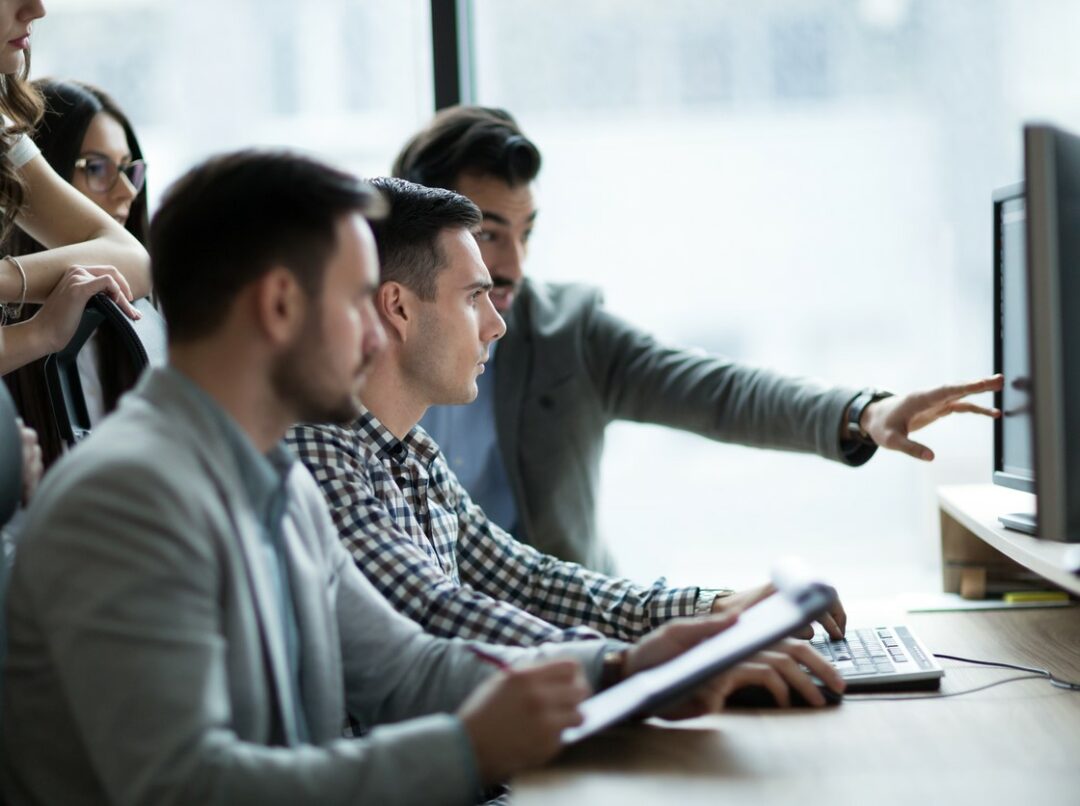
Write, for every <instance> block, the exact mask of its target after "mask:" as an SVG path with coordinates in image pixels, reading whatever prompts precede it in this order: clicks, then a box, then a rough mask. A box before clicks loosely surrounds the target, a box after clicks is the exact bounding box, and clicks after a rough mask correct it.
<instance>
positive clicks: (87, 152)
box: [8, 79, 149, 467]
mask: <svg viewBox="0 0 1080 806" xmlns="http://www.w3.org/2000/svg"><path fill="white" fill-rule="evenodd" d="M33 87H34V89H36V90H37V92H38V93H39V95H40V97H41V98H42V100H43V101H44V104H45V114H44V117H42V119H41V122H40V123H39V124H38V127H37V129H36V130H35V131H34V132H33V135H32V137H33V141H34V143H35V144H36V145H37V147H38V148H39V149H40V150H41V154H42V156H43V157H44V158H45V159H46V161H47V162H48V163H49V164H50V165H51V166H52V168H53V170H55V171H56V173H57V174H58V175H59V176H60V177H61V178H62V179H64V180H66V181H67V182H70V183H71V184H72V185H73V186H74V187H75V189H76V190H78V191H79V192H80V193H82V194H83V195H84V196H86V198H88V199H90V201H92V202H94V204H96V205H97V206H98V207H99V208H101V209H102V210H104V211H105V212H106V213H107V214H108V215H109V216H110V217H111V218H112V219H114V220H115V221H116V222H117V223H118V224H120V225H121V226H123V227H124V228H125V229H126V230H127V231H128V232H129V233H131V234H132V235H133V236H134V237H135V238H136V239H137V240H138V241H139V242H140V243H141V244H143V246H146V238H147V234H148V232H149V215H148V212H147V202H146V162H145V161H144V160H143V155H142V149H141V148H140V147H139V141H138V138H137V137H136V136H135V130H134V129H133V128H132V126H131V122H130V121H129V120H128V118H127V115H125V114H124V112H123V111H122V110H121V108H120V107H119V105H118V104H117V103H116V102H115V101H114V100H113V99H112V98H111V97H110V96H109V95H108V94H107V93H105V92H104V91H102V90H100V89H98V88H96V87H92V86H90V85H88V84H84V83H81V82H77V81H57V80H52V79H41V80H38V81H35V82H33ZM41 249H42V246H41V245H40V244H39V243H37V242H36V241H35V240H33V239H32V238H31V237H30V236H29V235H27V234H25V233H22V232H15V233H14V235H13V237H12V240H11V252H12V254H15V255H27V254H33V253H36V252H39V251H40V250H41ZM38 364H39V362H34V363H33V364H30V365H28V366H26V367H23V368H22V369H21V370H19V371H18V372H15V373H12V375H11V376H9V378H8V385H9V386H10V388H11V391H12V394H13V396H14V398H15V400H16V405H17V406H18V407H19V410H20V411H21V412H23V415H24V418H25V419H26V420H27V422H28V423H29V424H30V425H31V426H32V427H33V428H34V429H35V430H36V431H37V432H38V433H39V435H40V440H41V447H42V452H43V455H44V464H45V466H46V467H48V466H49V465H50V464H52V462H53V461H55V460H56V459H57V458H58V457H59V455H60V454H61V452H62V451H63V444H62V441H61V439H60V435H59V433H58V431H57V429H56V425H55V423H54V422H53V420H52V415H51V407H50V404H49V401H48V399H47V392H46V389H45V386H44V382H43V380H42V369H41V367H40V366H38ZM78 366H79V378H80V381H81V385H82V391H83V396H84V398H85V400H86V404H87V412H88V415H89V417H90V422H91V424H93V423H96V422H98V421H99V420H100V419H101V418H102V417H103V416H105V414H107V413H108V412H110V411H112V410H113V409H114V408H115V407H116V403H117V401H118V400H119V398H120V396H121V395H122V394H123V393H124V392H126V391H127V390H128V389H130V388H131V386H133V385H134V383H135V380H136V376H135V372H134V370H133V368H132V367H131V366H130V364H129V362H127V361H126V360H125V359H124V351H123V350H122V348H121V346H120V344H119V343H118V337H117V335H116V334H115V332H113V331H111V330H108V329H99V331H97V332H96V333H95V334H94V336H93V337H92V338H91V340H90V341H89V342H88V343H87V344H86V345H85V346H84V347H83V349H82V350H81V351H80V352H79V356H78Z"/></svg>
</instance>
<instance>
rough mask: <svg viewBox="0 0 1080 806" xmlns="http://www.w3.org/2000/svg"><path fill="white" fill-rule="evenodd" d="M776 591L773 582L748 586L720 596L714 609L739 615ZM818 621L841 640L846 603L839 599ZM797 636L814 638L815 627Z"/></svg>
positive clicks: (804, 629) (833, 636) (808, 628)
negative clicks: (754, 586) (753, 586)
mask: <svg viewBox="0 0 1080 806" xmlns="http://www.w3.org/2000/svg"><path fill="white" fill-rule="evenodd" d="M774 593H776V588H774V587H773V586H772V584H771V583H768V582H767V583H765V584H764V585H759V586H758V587H756V588H747V589H746V590H744V591H737V592H735V593H733V594H731V595H730V596H719V597H717V598H716V600H715V601H714V602H713V606H712V611H713V612H714V613H723V614H729V615H738V614H739V613H741V612H743V611H744V610H746V608H748V607H753V606H754V605H756V604H757V603H758V602H760V601H761V600H762V599H766V598H768V597H769V596H772V595H773V594H774ZM818 623H819V624H820V625H821V626H822V627H824V628H825V632H827V633H828V634H829V637H830V638H832V639H833V640H839V639H841V638H843V637H844V630H845V629H846V628H847V613H846V612H844V605H843V604H841V602H840V600H839V599H837V600H836V603H835V604H833V606H832V607H830V608H829V610H828V612H826V613H825V614H824V615H823V616H822V617H821V618H819V619H818ZM795 637H796V638H813V637H814V628H813V627H804V628H803V629H801V630H799V631H798V632H797V633H795Z"/></svg>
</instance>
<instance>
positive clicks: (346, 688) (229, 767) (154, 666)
mask: <svg viewBox="0 0 1080 806" xmlns="http://www.w3.org/2000/svg"><path fill="white" fill-rule="evenodd" d="M371 200H372V193H371V191H370V188H369V187H368V186H367V185H364V184H363V183H360V182H358V181H357V180H355V179H354V178H352V177H349V176H347V175H345V174H342V173H339V172H337V171H335V170H333V169H330V168H327V167H325V166H323V165H320V164H319V163H316V162H313V161H310V160H307V159H303V158H300V157H296V156H291V155H287V154H280V153H258V152H242V153H239V154H233V155H227V156H224V157H220V158H217V159H214V160H211V161H209V162H208V163H205V164H204V165H202V166H199V167H197V168H195V169H194V170H192V171H191V172H189V173H188V174H187V175H186V176H185V177H184V178H182V179H181V180H180V181H179V182H178V183H177V184H176V185H175V186H174V187H173V188H172V189H171V190H170V191H169V192H168V194H167V196H166V199H165V201H164V202H163V204H162V206H161V208H160V210H159V212H158V214H157V215H156V216H155V219H154V224H153V227H152V230H151V242H152V244H153V247H152V262H153V267H154V277H155V284H156V288H157V292H158V294H159V296H160V299H161V301H162V305H163V307H164V312H165V315H166V319H167V320H168V322H169V328H170V331H169V366H168V367H166V368H164V369H160V370H154V371H152V372H151V373H150V374H149V375H148V376H147V377H146V378H144V379H143V381H142V382H141V383H140V385H139V386H138V388H137V389H136V390H134V391H133V392H132V393H131V394H130V395H128V396H127V397H126V398H125V399H124V401H123V403H122V405H121V407H120V410H119V411H118V412H117V413H116V414H115V415H114V416H113V417H111V418H110V419H108V420H107V421H106V422H104V423H103V424H102V426H101V427H100V428H96V429H95V430H94V434H93V435H92V436H91V437H90V438H89V439H88V440H87V441H86V442H85V443H84V444H83V445H80V446H79V448H78V449H77V450H75V451H73V452H72V453H71V454H69V455H68V456H67V457H65V458H64V459H63V460H62V461H61V462H60V463H59V464H58V465H57V466H56V467H55V468H54V469H53V470H52V471H51V472H50V474H49V476H48V477H47V478H46V481H45V483H44V485H43V487H42V488H41V490H40V491H39V493H38V495H37V497H36V499H35V501H34V503H33V504H32V506H31V507H30V510H29V512H28V517H27V522H26V526H25V530H24V532H23V533H22V535H21V537H20V542H19V547H18V553H17V557H16V562H15V568H14V571H13V576H12V579H11V587H10V590H9V604H8V610H7V614H6V615H7V625H8V635H9V656H8V663H7V666H6V668H5V670H4V671H5V681H4V682H5V685H4V691H3V696H4V708H3V727H4V734H3V748H2V760H0V768H2V775H3V787H4V795H5V797H6V799H7V802H8V803H10V804H46V803H47V804H53V803H63V804H66V805H69V806H70V804H91V803H93V804H99V803H123V804H191V803H199V804H231V803H236V804H247V803H258V804H283V805H284V804H290V805H291V804H298V803H319V804H339V803H340V804H346V803H373V804H374V803H377V804H391V803H424V804H432V803H468V802H471V801H473V800H474V799H475V798H476V797H477V796H478V795H479V793H480V791H481V789H482V787H484V786H487V785H491V784H493V783H495V782H497V781H500V780H503V779H504V778H506V777H507V776H509V775H510V774H512V773H514V772H515V771H517V770H519V769H522V768H523V767H526V766H530V765H533V764H537V763H540V762H541V761H544V760H546V759H547V758H550V757H551V756H552V755H553V754H554V753H555V752H556V750H557V748H558V745H559V735H560V732H561V730H562V729H563V728H564V727H566V726H568V725H572V724H576V723H578V722H579V720H580V714H579V711H578V709H577V705H578V703H579V702H580V701H581V700H582V699H583V698H584V697H585V696H586V694H587V692H588V690H589V688H590V686H592V687H596V686H598V685H600V684H601V682H602V681H603V680H605V679H606V680H607V681H609V682H613V681H614V680H617V679H619V678H620V677H621V676H624V675H627V674H633V673H635V672H636V671H639V670H641V669H644V668H648V667H649V666H651V665H655V664H656V663H658V662H661V661H663V660H665V659H667V658H670V657H673V656H674V655H677V654H678V653H680V652H682V651H684V650H685V649H686V648H688V647H689V646H691V645H693V644H695V643H697V642H699V641H700V640H702V639H703V638H705V637H706V636H708V635H711V634H715V633H716V632H718V631H719V630H721V629H723V628H724V627H725V626H726V625H727V624H728V623H730V620H725V619H723V618H712V619H703V620H698V621H690V622H682V623H673V624H671V625H667V626H666V627H664V628H661V630H659V631H657V632H656V633H653V634H652V635H651V636H650V637H649V638H647V639H645V640H644V641H642V642H641V643H640V644H638V645H636V646H634V647H631V648H629V649H626V650H621V651H618V652H610V651H609V652H607V653H606V654H605V647H604V645H603V644H601V643H600V642H583V643H577V644H567V645H562V646H560V647H558V648H547V649H545V648H538V649H533V650H513V649H509V648H505V647H487V646H486V645H483V646H484V649H483V650H479V648H478V647H477V646H476V645H469V644H466V643H464V642H462V641H458V640H447V639H438V638H433V637H431V636H428V635H425V634H424V633H423V632H422V631H421V630H420V628H419V627H418V626H417V625H415V624H414V623H412V622H410V621H408V620H407V619H405V618H404V617H403V616H401V615H399V614H397V613H396V612H395V611H393V610H392V609H391V608H390V607H389V606H388V605H387V603H386V602H385V600H384V599H382V597H380V596H379V595H378V594H377V593H376V592H375V591H374V590H373V588H372V587H371V586H370V585H369V584H368V583H367V582H366V580H365V579H364V577H363V576H362V575H361V574H360V573H359V572H358V571H357V569H356V567H355V565H354V563H353V561H352V559H351V558H350V557H349V556H348V555H347V554H346V553H345V552H344V551H343V549H342V548H341V545H340V543H339V541H338V538H337V534H336V532H335V530H334V529H333V526H332V524H331V522H330V519H329V515H328V513H327V510H326V505H325V503H324V501H323V499H322V497H321V495H320V494H319V491H318V488H317V487H316V485H315V483H314V481H313V480H312V479H311V477H310V475H309V474H308V473H307V472H306V471H305V470H304V469H303V467H302V466H301V465H300V464H299V463H297V462H296V461H295V460H294V458H293V457H292V456H291V454H289V452H288V451H287V450H286V449H284V448H283V447H282V446H280V444H279V443H280V441H281V438H282V436H283V435H284V433H285V431H286V429H287V428H288V427H289V426H290V425H292V424H293V423H294V422H296V421H297V420H301V419H314V420H328V421H343V420H348V419H350V418H352V417H354V416H355V415H356V412H357V410H358V409H357V406H358V394H359V390H360V388H361V385H362V383H363V380H364V375H365V372H366V370H367V368H368V366H369V362H370V359H371V357H372V356H373V355H374V354H375V353H376V352H377V351H378V350H379V349H380V347H381V345H382V344H383V343H384V335H383V333H382V330H381V328H380V326H379V323H378V320H377V318H376V316H375V314H374V310H373V308H372V294H373V292H374V289H375V286H376V283H377V258H376V257H375V253H374V244H373V241H372V236H371V232H370V229H369V228H368V225H367V223H366V221H365V219H364V217H363V213H364V211H365V210H366V209H367V208H368V205H369V204H370V202H371ZM478 651H480V652H486V653H487V654H488V655H494V656H496V659H497V660H498V659H500V658H501V660H499V664H500V665H501V664H512V665H513V668H510V669H508V670H506V671H502V672H498V671H496V669H495V666H494V665H493V664H492V663H491V662H490V659H487V660H485V659H484V658H482V657H480V656H479V655H478V654H477V652H478ZM785 658H786V661H785V662H786V663H788V664H792V663H793V661H792V658H795V659H798V660H801V661H802V662H803V663H807V664H809V665H810V666H811V668H814V669H815V672H816V673H817V674H818V675H819V676H824V677H825V679H831V678H828V673H829V672H830V671H831V670H830V669H829V667H828V666H827V665H826V666H825V667H824V668H815V665H819V664H821V663H823V662H822V661H820V659H819V658H817V657H816V656H814V655H813V654H812V653H804V654H803V655H801V656H800V655H796V654H794V653H792V654H790V655H785ZM521 664H525V666H522V665H521ZM780 674H783V672H781V673H780ZM799 674H801V673H799ZM776 675H777V673H776V672H775V671H772V673H771V674H770V673H759V672H755V671H754V670H753V668H752V667H744V668H743V669H741V670H739V671H735V672H731V673H729V674H728V675H725V676H722V677H720V678H718V679H716V680H713V681H711V682H710V683H709V684H707V685H706V686H705V687H703V688H702V689H701V690H700V691H699V692H698V696H697V698H696V700H695V702H694V703H693V705H692V706H691V707H690V709H689V710H685V711H682V712H679V713H677V714H676V715H684V714H685V715H689V714H692V713H695V712H696V713H701V712H703V711H705V710H712V709H715V708H716V707H718V705H719V704H720V703H721V702H722V699H723V697H724V696H725V695H726V693H727V691H728V690H730V689H731V688H732V687H734V686H737V685H741V684H744V683H745V682H747V681H751V680H754V679H758V680H762V681H764V682H766V684H770V683H771V684H773V685H775V684H776V682H777V680H776ZM802 677H805V675H802ZM346 717H349V718H350V719H351V720H352V723H353V725H354V726H356V727H357V728H358V729H359V730H360V731H361V732H362V734H363V735H362V737H361V738H358V739H344V738H342V735H343V727H344V723H345V719H346Z"/></svg>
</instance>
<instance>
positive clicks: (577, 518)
mask: <svg viewBox="0 0 1080 806" xmlns="http://www.w3.org/2000/svg"><path fill="white" fill-rule="evenodd" d="M539 171H540V151H539V149H538V148H537V147H536V145H535V144H534V143H532V142H531V141H530V140H529V139H528V138H527V137H526V136H525V135H524V133H523V132H522V131H521V129H520V128H519V127H518V125H517V122H516V121H515V120H514V119H513V117H511V115H510V114H509V113H507V112H506V111H504V110H501V109H491V108H486V107H478V106H457V107H451V108H449V109H444V110H443V111H441V112H440V113H439V114H437V115H436V116H435V118H434V119H433V120H432V121H431V122H430V123H429V124H428V125H427V126H425V127H424V128H423V129H422V130H421V131H420V132H418V133H417V134H416V135H414V136H413V138H412V139H411V140H410V141H409V142H408V143H407V144H406V145H405V147H404V148H403V149H402V151H401V153H400V154H399V155H398V157H397V159H396V161H395V163H394V168H393V173H394V176H397V177H401V178H403V179H408V180H410V181H412V182H417V183H419V184H422V185H428V186H430V187H441V188H447V189H450V190H456V191H457V192H458V193H461V194H462V195H464V196H466V197H468V198H469V199H471V200H472V201H473V202H474V203H476V205H477V206H478V207H479V208H480V209H481V211H482V212H483V215H484V223H483V226H482V228H481V231H480V233H479V235H478V241H479V244H480V252H481V255H482V256H483V259H484V263H485V264H486V265H487V268H488V271H490V272H491V277H492V280H493V281H494V283H495V290H494V291H493V292H492V300H493V302H494V303H495V307H496V308H497V309H498V310H499V312H500V313H501V314H502V315H503V316H504V317H505V319H506V324H507V332H506V336H505V337H504V338H503V339H502V341H501V342H500V343H499V346H498V349H497V350H496V351H495V353H494V355H493V357H492V360H491V362H490V363H489V364H488V372H487V375H486V377H484V378H482V379H481V383H480V389H479V396H478V398H477V402H476V403H473V404H471V405H469V406H463V407H435V408H433V409H432V410H431V411H429V412H428V414H427V416H426V417H425V418H424V419H423V421H422V422H421V425H422V426H423V427H424V429H425V430H426V431H427V432H428V433H430V434H431V436H432V437H433V438H434V440H435V441H436V442H437V443H438V444H439V445H440V446H441V447H442V449H443V451H444V452H445V453H446V454H447V456H448V458H449V460H450V463H451V466H452V468H453V470H454V471H455V472H456V473H457V474H458V477H459V478H460V480H461V482H462V483H463V484H464V486H465V488H466V489H467V490H468V491H469V493H470V495H471V496H472V499H473V500H474V501H476V503H478V504H479V505H480V506H481V508H482V509H483V510H484V511H485V512H486V513H487V514H488V516H489V517H490V518H491V519H492V520H493V521H495V522H496V523H499V524H502V525H503V526H505V527H507V528H508V529H509V530H510V531H511V532H512V533H513V534H514V535H515V537H517V538H518V539H520V540H523V541H525V542H527V543H531V544H532V545H534V546H535V547H536V548H538V549H540V550H541V551H543V552H545V553H547V554H552V555H554V556H556V557H560V558H562V559H564V560H572V561H574V562H580V563H582V564H584V565H586V566H588V567H590V568H594V569H596V570H599V571H603V572H605V573H612V572H613V564H612V562H611V558H610V556H609V554H608V552H607V550H606V548H605V547H604V545H603V544H602V543H601V541H600V540H599V538H598V535H597V526H596V497H597V487H598V481H599V474H600V458H601V455H602V452H603V447H604V430H605V428H606V426H607V424H608V423H610V422H611V421H612V420H634V421H637V422H644V423H655V424H657V425H666V426H670V427H672V428H679V429H682V430H685V431H691V432H693V433H696V434H700V435H702V436H705V437H708V438H710V439H717V440H723V441H725V442H735V443H740V444H744V445H753V446H757V447H763V448H781V449H784V450H791V451H804V452H812V453H817V454H818V455H820V456H823V457H825V458H827V459H833V460H836V461H840V462H844V463H846V464H849V465H852V466H856V465H861V464H864V463H865V462H867V461H869V459H870V457H871V456H873V454H874V452H875V451H876V450H877V446H879V445H880V446H883V447H885V448H890V449H894V450H898V451H902V452H904V453H907V454H909V455H911V456H914V457H916V458H919V459H922V460H930V459H932V458H933V453H932V452H931V451H930V449H929V448H927V447H926V446H925V445H921V444H919V443H917V442H915V441H913V440H912V439H911V438H910V434H911V432H913V431H916V430H918V429H920V428H923V427H925V426H926V425H928V424H930V423H931V422H933V421H934V420H937V419H938V418H940V417H943V416H945V415H947V414H950V413H953V412H977V413H981V414H986V415H990V416H998V412H997V411H996V410H993V409H987V408H984V407H981V406H977V405H975V404H972V403H970V402H967V401H965V400H963V398H964V397H966V396H967V395H970V394H975V393H979V392H984V391H990V390H992V389H998V388H1000V384H1001V378H1000V377H999V376H998V377H993V378H987V379H985V380H981V381H978V382H975V383H970V384H962V385H958V386H946V387H941V388H939V389H934V390H931V391H929V392H919V393H913V394H909V395H903V396H894V395H890V394H889V393H886V392H882V391H879V390H874V389H864V390H861V391H860V390H858V389H848V388H843V387H835V388H832V387H826V386H823V385H821V384H818V383H815V382H812V381H808V380H806V379H799V378H791V377H786V376H783V375H779V374H777V373H774V372H770V371H767V370H764V369H761V368H759V367H752V366H748V365H744V364H739V363H738V362H735V361H732V360H730V359H727V358H722V357H718V356H709V355H705V354H703V353H700V352H693V351H687V350H679V349H674V348H670V347H667V346H665V345H662V344H660V343H658V342H657V341H656V340H655V339H654V338H653V337H652V336H651V335H649V334H648V333H645V332H643V331H641V330H640V329H638V328H636V327H634V326H633V325H631V324H630V323H628V322H625V321H623V320H622V319H620V318H618V317H617V316H614V315H612V314H611V313H609V312H608V311H607V310H605V309H604V307H603V300H602V298H601V295H600V292H599V291H598V290H597V289H595V288H592V287H589V286H584V285H578V284H559V283H542V282H536V281H532V280H529V279H527V278H525V276H524V261H525V257H526V253H527V247H528V241H529V237H530V235H531V233H532V228H533V224H534V223H535V220H536V215H537V210H536V206H535V204H534V202H533V195H532V183H533V181H534V180H535V179H536V177H537V174H538V173H539Z"/></svg>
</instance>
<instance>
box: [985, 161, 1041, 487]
mask: <svg viewBox="0 0 1080 806" xmlns="http://www.w3.org/2000/svg"><path fill="white" fill-rule="evenodd" d="M991 198H992V200H993V211H994V259H993V265H994V317H993V321H992V325H993V328H994V373H995V374H998V373H1001V372H1002V371H1003V369H1004V364H1005V353H1004V345H1003V344H1002V338H1001V320H1002V314H1003V311H1002V305H1001V292H1002V288H1001V270H1002V265H1001V262H1002V232H1001V208H1002V206H1003V205H1004V204H1005V203H1006V202H1010V201H1015V200H1016V199H1025V193H1024V183H1023V182H1017V183H1016V184H1013V185H1008V186H1006V187H1002V188H998V189H997V190H995V191H994V192H993V194H992V196H991ZM1024 215H1025V217H1026V216H1027V208H1026V199H1025V210H1024ZM1024 258H1025V260H1026V259H1027V254H1026V251H1025V255H1024ZM1026 282H1027V280H1026V279H1025V283H1026ZM1004 397H1005V394H1004V391H997V392H994V408H996V409H999V410H1002V411H1003V410H1004V405H1003V404H1004ZM1004 429H1005V422H1004V418H1003V417H999V418H997V419H996V420H994V471H993V481H994V484H999V485H1001V486H1002V487H1009V488H1011V489H1014V490H1020V491H1022V492H1025V493H1033V492H1035V479H1034V478H1026V477H1024V476H1018V475H1017V474H1015V473H1009V472H1007V471H1005V470H1004V466H1005V463H1004V456H1003V454H1004V448H1005V434H1004ZM1031 438H1032V446H1034V440H1035V434H1034V431H1032V435H1031Z"/></svg>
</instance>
